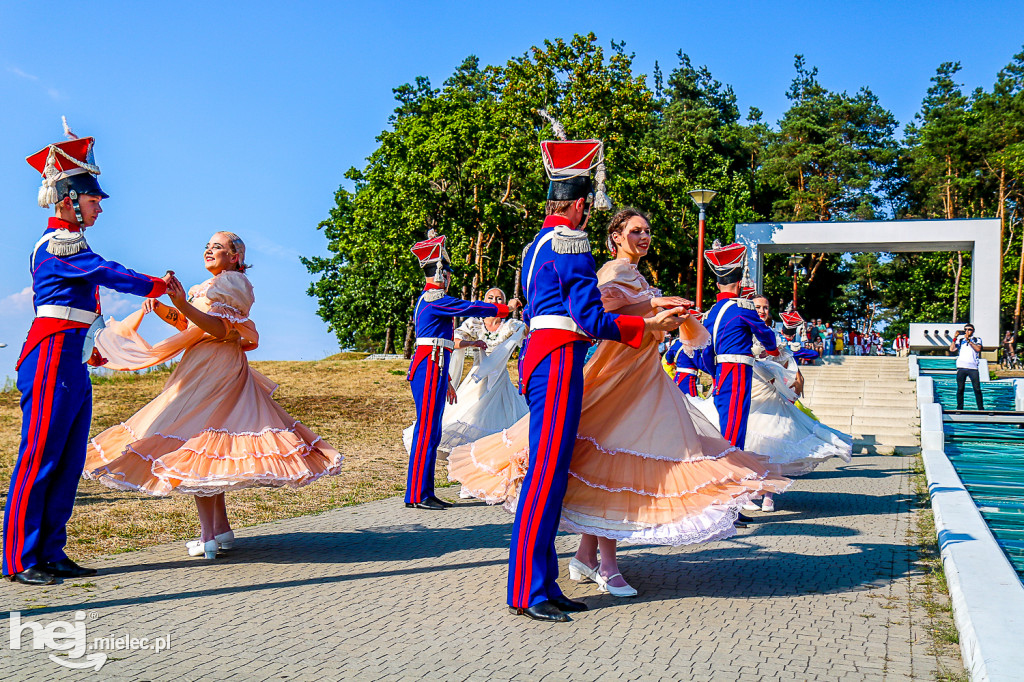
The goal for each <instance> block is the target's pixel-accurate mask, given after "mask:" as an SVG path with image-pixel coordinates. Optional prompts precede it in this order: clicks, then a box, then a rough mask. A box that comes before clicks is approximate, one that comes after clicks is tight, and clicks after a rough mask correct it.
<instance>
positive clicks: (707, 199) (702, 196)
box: [690, 189, 718, 211]
mask: <svg viewBox="0 0 1024 682" xmlns="http://www.w3.org/2000/svg"><path fill="white" fill-rule="evenodd" d="M716 194H718V192H715V191H714V190H710V189H695V190H692V191H690V197H692V198H693V203H695V204H697V208H699V209H700V210H702V211H703V210H704V209H705V208H707V206H708V204H710V203H711V200H712V199H714V198H715V195H716Z"/></svg>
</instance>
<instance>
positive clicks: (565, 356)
mask: <svg viewBox="0 0 1024 682" xmlns="http://www.w3.org/2000/svg"><path fill="white" fill-rule="evenodd" d="M541 147H542V150H543V154H544V167H545V170H546V171H547V173H548V177H549V179H550V180H551V184H550V186H549V188H548V201H547V214H548V215H547V217H546V218H545V219H544V225H543V226H542V227H541V230H540V232H539V233H538V234H537V236H536V237H535V238H534V240H533V242H531V243H530V245H529V246H527V247H526V250H525V251H524V252H523V278H524V279H523V281H524V292H525V295H526V299H527V305H526V308H525V312H524V316H523V320H524V321H525V322H526V323H527V324H528V325H529V326H530V336H529V338H528V339H527V341H526V343H525V345H524V348H523V352H522V354H521V355H520V360H519V376H520V382H521V388H522V391H523V393H524V395H525V396H526V401H527V403H529V406H530V454H529V457H530V459H529V468H528V470H527V473H526V477H525V479H524V480H523V483H522V488H521V489H520V492H519V502H518V505H517V507H516V516H515V522H514V523H513V525H512V542H511V546H510V548H509V571H508V605H509V610H510V611H511V612H512V613H515V614H520V615H525V616H529V617H530V618H533V619H535V620H541V621H568V620H569V617H568V616H567V615H566V612H567V611H585V610H586V609H587V606H586V604H583V603H582V602H576V601H572V600H570V599H567V598H566V597H565V596H564V595H563V594H562V591H561V590H560V589H559V587H558V584H557V582H556V580H557V578H558V556H557V554H556V553H555V534H556V532H557V530H558V521H559V518H560V517H561V512H562V499H563V498H564V497H565V490H566V486H567V485H568V478H569V461H570V458H571V457H572V451H573V446H574V445H575V443H576V430H577V427H578V426H579V420H580V409H581V407H582V400H583V363H584V357H585V355H586V351H587V346H589V345H590V343H591V342H592V341H593V340H594V339H609V340H612V341H618V342H620V343H625V344H628V345H630V346H632V347H634V348H639V346H640V342H641V339H642V338H643V334H644V330H645V329H652V330H655V329H656V330H660V331H669V330H672V329H676V328H678V327H679V325H680V323H681V322H682V320H681V319H680V318H679V317H678V315H679V314H680V313H682V312H683V309H682V308H673V309H672V310H668V311H663V312H661V313H659V314H658V315H657V316H656V317H653V318H648V319H644V318H642V317H638V316H634V315H616V314H611V313H606V312H605V311H604V307H603V306H602V305H601V295H600V293H599V291H598V289H597V276H596V274H595V263H594V257H593V256H592V255H591V254H590V241H589V240H588V238H587V233H586V232H585V231H584V230H583V228H585V227H586V223H587V217H588V214H589V203H590V202H591V201H592V200H593V196H592V194H591V191H592V190H591V187H592V185H591V181H590V169H591V168H593V167H594V166H597V168H598V172H597V174H598V179H599V180H600V179H601V178H602V176H603V166H602V165H601V153H602V151H603V150H602V144H601V142H600V141H598V140H584V141H579V142H544V143H542V145H541ZM597 196H598V198H599V199H600V200H602V202H607V196H605V195H604V193H603V188H601V187H600V186H599V187H598V193H597ZM609 204H610V202H607V203H605V205H606V206H607V205H609Z"/></svg>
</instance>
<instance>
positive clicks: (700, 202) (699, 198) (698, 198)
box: [690, 189, 718, 309]
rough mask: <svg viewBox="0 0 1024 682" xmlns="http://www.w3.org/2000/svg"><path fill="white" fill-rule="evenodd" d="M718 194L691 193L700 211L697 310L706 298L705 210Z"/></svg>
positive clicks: (706, 191) (701, 306)
mask: <svg viewBox="0 0 1024 682" xmlns="http://www.w3.org/2000/svg"><path fill="white" fill-rule="evenodd" d="M716 194H718V192H715V191H712V190H710V189H695V190H692V191H691V192H690V197H692V198H693V203H695V204H697V208H699V209H700V218H699V219H698V222H697V301H696V303H697V308H698V309H702V308H703V305H702V301H703V298H704V218H705V215H704V209H705V208H707V206H708V204H710V203H711V200H712V199H714V198H715V195H716Z"/></svg>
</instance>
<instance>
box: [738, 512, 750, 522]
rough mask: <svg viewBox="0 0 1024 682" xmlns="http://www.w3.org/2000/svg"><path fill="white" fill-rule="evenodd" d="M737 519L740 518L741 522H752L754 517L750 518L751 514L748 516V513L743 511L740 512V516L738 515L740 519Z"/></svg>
mask: <svg viewBox="0 0 1024 682" xmlns="http://www.w3.org/2000/svg"><path fill="white" fill-rule="evenodd" d="M737 520H738V521H739V522H740V523H750V522H751V521H753V520H754V519H752V518H750V517H749V516H747V515H746V514H744V513H743V512H740V515H739V517H738V519H737Z"/></svg>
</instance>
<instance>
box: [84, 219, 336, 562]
mask: <svg viewBox="0 0 1024 682" xmlns="http://www.w3.org/2000/svg"><path fill="white" fill-rule="evenodd" d="M203 257H204V262H205V265H206V269H207V270H208V271H209V272H210V274H211V275H212V276H211V277H210V279H208V280H206V281H205V282H203V283H202V284H199V285H197V286H194V287H192V289H191V290H190V291H189V293H188V296H187V298H186V295H185V291H184V289H183V288H182V286H181V283H180V282H179V281H178V280H177V279H176V278H174V277H172V278H171V282H170V283H169V284H168V295H169V296H170V298H171V301H172V302H173V303H174V306H175V308H170V307H169V306H166V305H163V304H162V303H159V302H155V304H154V303H147V305H145V306H143V308H142V309H140V310H139V311H137V312H135V313H133V314H132V315H130V316H128V317H127V318H126V319H125V320H124V321H123V322H118V321H116V320H110V322H109V323H108V326H107V327H106V328H105V329H103V330H102V331H101V332H99V333H98V334H97V337H96V348H97V349H98V350H99V352H100V354H101V355H102V356H103V357H104V358H106V359H107V360H108V362H107V365H106V366H107V367H109V368H111V369H116V370H136V369H143V368H146V367H152V366H153V365H157V364H159V363H161V362H166V361H167V360H170V359H172V358H174V357H175V356H177V355H178V354H179V353H181V352H182V351H184V355H183V356H182V358H181V362H180V363H179V364H178V366H177V367H176V368H175V370H174V372H173V373H172V374H171V376H170V378H169V379H168V380H167V384H166V386H165V387H164V390H163V392H162V393H160V395H159V396H157V397H156V398H155V399H154V400H153V401H152V402H150V403H149V404H148V405H146V406H145V407H143V408H142V409H141V410H139V411H138V412H137V413H136V414H135V415H134V416H132V417H131V418H129V419H128V420H127V421H125V422H124V423H123V424H118V425H117V426H113V427H111V428H109V429H107V430H106V431H104V432H103V433H101V434H99V435H98V436H96V437H95V438H93V439H92V441H91V442H90V444H89V449H88V453H87V456H86V463H85V472H84V475H85V477H86V478H91V479H95V480H98V481H100V482H101V483H103V484H104V485H107V486H109V487H111V488H117V489H122V490H138V491H141V492H144V493H149V494H151V495H167V494H169V493H171V492H178V493H184V494H187V495H193V496H195V499H196V508H197V509H198V512H199V523H200V526H201V528H202V534H201V537H200V539H199V540H198V541H191V542H190V543H188V549H189V554H190V555H192V556H199V555H204V556H205V557H206V558H208V559H212V558H214V557H215V556H216V553H217V550H218V549H228V548H230V546H231V543H232V542H233V540H234V533H233V532H232V530H231V526H230V525H229V524H228V518H227V510H226V506H225V501H224V493H225V492H227V491H229V490H240V489H243V488H249V487H252V486H275V487H279V486H289V487H293V488H298V487H301V486H304V485H307V484H309V483H312V482H313V481H315V480H316V479H318V478H320V477H321V476H325V475H333V474H336V473H338V472H339V471H340V469H341V463H342V459H343V458H342V456H341V454H340V453H339V452H338V451H337V450H335V449H334V448H333V447H331V446H330V445H329V444H328V443H326V442H325V441H324V440H322V439H321V438H320V437H319V436H317V435H316V434H315V433H313V432H312V431H310V430H309V429H308V428H306V427H305V426H303V425H302V424H301V423H299V422H298V421H296V420H295V419H293V418H292V417H291V416H289V415H288V413H287V412H285V411H284V409H282V408H281V407H280V406H279V405H278V404H277V403H276V402H274V400H273V399H272V398H271V394H272V393H273V392H274V390H275V389H276V388H277V385H276V384H274V383H273V382H272V381H270V380H269V379H267V377H265V376H263V375H262V374H260V373H259V372H257V371H255V370H254V369H252V368H251V367H250V366H249V363H248V361H247V360H246V357H245V353H246V352H247V351H251V350H253V349H254V348H256V345H257V343H258V342H259V334H258V333H257V332H256V326H255V325H254V324H253V323H252V320H250V319H249V309H250V308H251V307H252V304H253V301H254V297H253V290H252V285H251V284H250V283H249V279H248V278H247V277H246V276H245V274H244V273H245V270H246V268H247V267H248V266H247V265H246V264H245V244H244V243H243V242H242V240H241V239H239V238H238V236H237V235H235V234H233V233H231V232H218V233H216V234H214V235H213V237H212V238H211V239H210V243H209V244H207V245H206V249H205V251H204V256H203ZM148 312H155V313H157V314H158V315H159V316H160V317H161V318H163V319H164V320H165V321H167V322H168V323H169V324H171V325H173V326H175V327H176V328H178V329H179V333H177V334H175V335H173V336H171V337H170V338H168V339H166V340H164V341H161V342H160V343H157V344H153V345H150V344H149V343H147V342H146V340H145V339H143V338H142V337H141V336H139V334H138V327H139V323H140V322H141V321H142V318H143V316H144V315H145V314H146V313H148Z"/></svg>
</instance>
